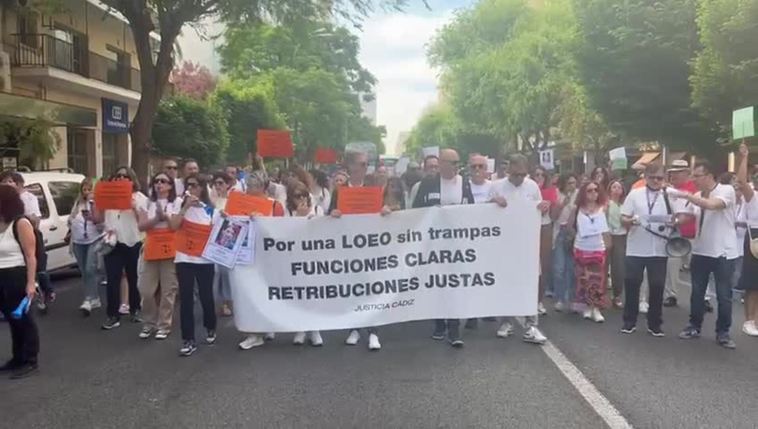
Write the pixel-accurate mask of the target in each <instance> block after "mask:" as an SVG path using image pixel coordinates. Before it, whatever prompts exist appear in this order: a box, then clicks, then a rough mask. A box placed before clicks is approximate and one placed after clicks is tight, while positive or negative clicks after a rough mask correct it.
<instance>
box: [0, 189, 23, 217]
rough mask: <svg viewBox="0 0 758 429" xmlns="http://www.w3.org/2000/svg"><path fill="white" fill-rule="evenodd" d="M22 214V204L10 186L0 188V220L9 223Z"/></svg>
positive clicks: (19, 197)
mask: <svg viewBox="0 0 758 429" xmlns="http://www.w3.org/2000/svg"><path fill="white" fill-rule="evenodd" d="M23 214H24V203H23V201H21V196H20V195H19V193H18V191H16V190H15V189H14V188H13V187H11V186H0V218H2V220H3V222H5V223H9V222H12V221H14V220H15V219H17V218H18V217H19V216H22V215H23Z"/></svg>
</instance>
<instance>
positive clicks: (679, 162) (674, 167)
mask: <svg viewBox="0 0 758 429" xmlns="http://www.w3.org/2000/svg"><path fill="white" fill-rule="evenodd" d="M689 169H690V163H689V162H687V161H686V160H684V159H675V160H673V161H671V166H670V167H669V169H668V172H669V173H673V172H676V171H685V170H689Z"/></svg>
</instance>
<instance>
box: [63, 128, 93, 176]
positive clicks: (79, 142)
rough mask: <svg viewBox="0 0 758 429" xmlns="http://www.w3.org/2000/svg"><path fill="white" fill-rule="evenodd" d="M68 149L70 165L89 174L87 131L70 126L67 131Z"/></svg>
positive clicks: (82, 172) (77, 170) (79, 171)
mask: <svg viewBox="0 0 758 429" xmlns="http://www.w3.org/2000/svg"><path fill="white" fill-rule="evenodd" d="M66 140H67V142H66V147H67V149H68V167H69V168H71V169H73V170H74V171H75V172H77V173H81V174H84V175H87V174H89V171H90V170H89V157H88V156H87V131H86V130H81V129H76V128H69V129H68V130H67V133H66Z"/></svg>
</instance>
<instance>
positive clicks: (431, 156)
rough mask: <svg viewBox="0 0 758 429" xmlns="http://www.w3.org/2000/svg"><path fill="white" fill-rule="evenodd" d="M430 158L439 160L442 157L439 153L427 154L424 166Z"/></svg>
mask: <svg viewBox="0 0 758 429" xmlns="http://www.w3.org/2000/svg"><path fill="white" fill-rule="evenodd" d="M430 159H436V160H437V161H439V160H440V157H439V156H437V155H427V156H426V157H424V167H426V161H428V160H430Z"/></svg>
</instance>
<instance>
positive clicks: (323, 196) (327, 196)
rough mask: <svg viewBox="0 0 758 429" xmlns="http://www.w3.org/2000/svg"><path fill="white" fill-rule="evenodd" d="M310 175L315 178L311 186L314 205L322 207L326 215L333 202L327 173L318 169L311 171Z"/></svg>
mask: <svg viewBox="0 0 758 429" xmlns="http://www.w3.org/2000/svg"><path fill="white" fill-rule="evenodd" d="M310 174H311V177H313V183H312V184H311V196H312V198H313V205H314V206H319V207H321V210H323V211H324V213H326V212H327V211H328V210H329V203H330V202H331V201H332V194H331V192H329V178H328V177H326V173H324V172H323V171H321V170H317V169H313V170H311V172H310Z"/></svg>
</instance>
